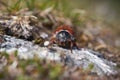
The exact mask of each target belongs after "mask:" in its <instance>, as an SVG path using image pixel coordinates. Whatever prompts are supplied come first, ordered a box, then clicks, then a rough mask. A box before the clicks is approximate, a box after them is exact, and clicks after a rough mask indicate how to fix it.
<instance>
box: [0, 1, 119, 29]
mask: <svg viewBox="0 0 120 80" xmlns="http://www.w3.org/2000/svg"><path fill="white" fill-rule="evenodd" d="M119 5H120V0H0V9H1V10H7V11H8V12H14V11H17V10H20V9H22V8H25V7H28V8H29V9H30V10H34V9H40V10H43V9H45V8H49V7H53V8H54V9H56V10H58V11H61V12H63V13H65V14H66V15H69V14H70V13H71V11H72V10H74V9H80V11H81V12H82V13H86V14H87V15H88V16H90V17H92V18H95V19H98V20H99V19H100V20H101V19H102V20H105V21H107V22H109V23H110V24H112V25H115V26H116V29H117V30H120V28H119V25H120V23H119V22H120V19H119V18H120V16H119V14H120V8H119ZM69 16H70V15H69Z"/></svg>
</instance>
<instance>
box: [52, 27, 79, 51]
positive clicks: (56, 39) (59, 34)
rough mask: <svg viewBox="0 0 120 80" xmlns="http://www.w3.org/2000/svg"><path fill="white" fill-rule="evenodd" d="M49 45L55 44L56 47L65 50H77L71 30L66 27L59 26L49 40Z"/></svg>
mask: <svg viewBox="0 0 120 80" xmlns="http://www.w3.org/2000/svg"><path fill="white" fill-rule="evenodd" d="M50 44H57V45H58V46H60V47H62V48H66V49H70V50H71V52H72V49H73V48H78V46H77V44H76V39H75V37H74V31H73V29H72V28H71V27H70V26H68V25H62V26H59V27H58V28H57V29H56V30H55V31H54V32H53V35H52V37H51V39H50Z"/></svg>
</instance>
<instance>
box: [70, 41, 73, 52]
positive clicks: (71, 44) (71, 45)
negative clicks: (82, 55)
mask: <svg viewBox="0 0 120 80" xmlns="http://www.w3.org/2000/svg"><path fill="white" fill-rule="evenodd" d="M72 47H73V43H72V41H71V43H70V51H71V53H73V52H72Z"/></svg>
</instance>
